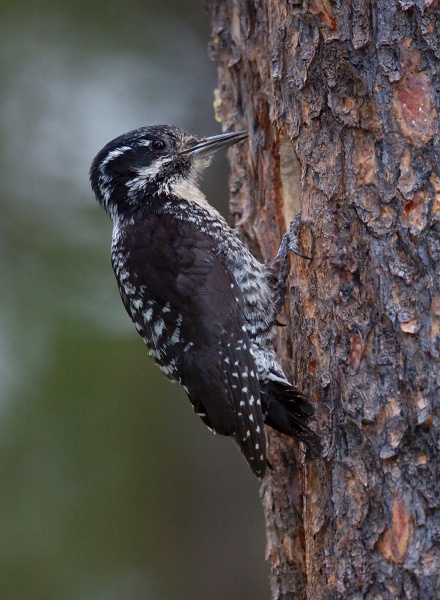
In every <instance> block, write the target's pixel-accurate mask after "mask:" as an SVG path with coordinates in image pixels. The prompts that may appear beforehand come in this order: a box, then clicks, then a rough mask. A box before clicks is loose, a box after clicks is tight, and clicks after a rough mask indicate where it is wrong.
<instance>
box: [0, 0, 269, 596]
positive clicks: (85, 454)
mask: <svg viewBox="0 0 440 600" xmlns="http://www.w3.org/2000/svg"><path fill="white" fill-rule="evenodd" d="M0 9H1V10H0V48H1V51H0V101H1V110H0V152H1V157H0V171H1V175H0V182H1V183H0V186H1V192H0V211H1V214H0V281H1V294H0V598H1V599H2V600H6V599H8V600H9V599H11V600H25V599H26V600H29V599H30V598H32V599H33V600H119V599H121V600H122V599H124V600H173V599H176V600H177V599H178V600H187V599H188V600H189V599H191V600H202V599H203V600H217V599H218V600H220V599H221V600H229V599H234V600H235V599H237V600H240V599H243V600H259V599H263V598H268V596H269V592H268V584H267V569H266V565H265V562H264V544H265V540H264V522H263V514H262V509H261V506H260V502H259V497H258V483H257V481H256V480H255V479H254V477H253V476H252V474H251V473H250V471H249V469H248V468H247V467H246V465H245V463H244V461H243V459H242V458H241V457H240V455H239V453H238V451H237V450H236V449H235V447H234V446H233V444H232V443H231V441H230V440H227V439H223V438H218V437H214V436H212V435H211V434H210V433H209V432H208V431H207V430H206V429H205V427H204V426H203V425H202V423H201V422H200V421H199V419H198V418H197V417H196V416H195V415H194V414H193V412H192V410H191V407H190V405H189V403H188V401H187V400H186V398H185V397H184V395H183V393H182V392H181V390H180V389H179V388H178V387H177V386H173V385H171V384H170V383H169V382H168V381H167V380H166V379H165V378H164V377H163V375H162V374H161V373H160V372H159V371H158V370H157V369H156V368H155V367H153V366H152V365H151V363H150V362H149V359H148V357H147V353H146V350H145V348H144V346H143V344H142V341H141V340H140V338H138V336H137V334H136V332H135V330H134V327H133V326H132V324H131V323H130V322H129V319H128V317H127V316H126V314H125V311H124V309H123V306H122V303H121V301H120V299H119V296H118V292H117V288H116V283H115V281H114V277H113V273H112V271H111V267H110V259H109V247H110V236H111V226H110V221H109V219H108V218H107V216H106V215H105V213H104V212H103V211H102V209H100V208H99V207H98V205H97V204H96V202H95V201H94V198H93V197H92V193H91V190H90V187H89V183H88V168H89V165H90V163H91V160H92V158H93V156H94V155H95V154H96V152H97V151H98V150H99V149H100V148H101V147H102V146H103V145H104V144H105V143H106V142H107V141H109V140H110V139H111V138H113V137H115V136H117V135H119V134H121V133H123V132H125V131H127V130H129V129H133V128H136V127H139V126H142V125H148V124H156V123H172V124H175V125H178V126H180V127H183V128H186V129H189V130H191V131H194V132H197V133H200V134H207V135H210V134H215V133H218V132H220V126H219V125H218V124H217V123H215V121H214V117H213V109H212V101H213V90H214V88H215V87H216V72H215V66H214V65H213V64H212V63H211V62H210V61H209V59H208V55H207V44H208V42H209V35H210V31H209V22H208V19H207V16H206V14H205V12H204V9H203V2H202V1H201V0H194V1H190V0H185V1H164V0H162V1H158V2H154V1H152V0H151V1H148V0H144V1H141V0H137V1H136V0H128V1H125V2H114V1H112V0H106V1H103V0H88V1H84V0H83V1H74V0H70V1H68V0H59V1H58V2H56V1H55V0H47V1H46V2H43V1H42V0H34V1H32V2H30V1H29V2H26V1H25V0H18V1H14V2H7V1H5V0H1V2H0ZM226 182H227V165H226V160H225V158H224V157H217V158H216V161H215V163H214V166H213V167H212V168H211V170H210V172H209V173H208V174H207V176H206V177H205V180H204V188H205V190H208V193H209V197H210V199H211V200H213V201H214V203H216V204H217V206H219V207H221V210H222V211H223V213H224V214H226V212H227V203H226V200H227V183H226Z"/></svg>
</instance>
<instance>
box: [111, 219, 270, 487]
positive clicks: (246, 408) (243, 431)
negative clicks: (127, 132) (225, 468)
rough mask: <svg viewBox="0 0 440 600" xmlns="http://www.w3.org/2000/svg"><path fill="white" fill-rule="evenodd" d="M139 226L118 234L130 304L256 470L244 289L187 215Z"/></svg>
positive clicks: (259, 433) (163, 361)
mask: <svg viewBox="0 0 440 600" xmlns="http://www.w3.org/2000/svg"><path fill="white" fill-rule="evenodd" d="M136 227H137V228H138V229H137V231H134V230H132V229H130V228H128V229H127V231H126V232H124V235H123V237H122V242H121V243H125V244H127V247H128V248H129V249H130V251H129V258H128V262H127V265H126V267H127V269H126V272H127V273H129V274H130V280H129V281H127V280H126V281H125V286H124V282H122V285H121V281H120V289H121V296H122V298H123V300H124V304H125V306H126V308H127V311H128V312H129V314H130V316H131V318H132V319H133V321H134V322H135V324H136V326H137V329H138V331H139V332H140V333H141V335H143V337H144V338H146V342H147V344H148V345H149V347H150V349H152V353H153V355H154V356H155V359H156V362H157V363H158V364H159V366H160V367H161V368H162V370H163V371H164V372H165V373H166V374H167V375H168V376H169V377H170V378H173V379H176V380H178V381H179V382H180V383H182V385H183V386H184V387H185V389H186V390H187V394H188V396H189V398H190V400H191V403H192V404H193V407H194V410H195V411H196V412H197V413H198V414H199V416H200V417H201V418H202V420H203V421H204V422H205V424H206V425H207V426H208V427H210V428H211V429H213V430H214V431H215V432H216V433H219V434H223V435H230V436H232V437H233V438H234V439H235V441H236V443H237V444H238V446H239V448H240V450H241V451H242V453H243V454H244V456H245V458H246V460H247V461H248V463H249V465H250V467H251V469H252V470H253V471H254V473H255V474H256V475H257V476H260V477H261V476H262V475H263V474H264V471H265V467H266V437H265V432H264V424H263V416H262V410H261V399H260V388H259V382H258V375H257V369H256V365H255V361H254V358H253V356H252V353H251V350H250V342H249V338H248V335H247V333H246V331H245V328H244V326H243V325H244V324H243V318H242V314H243V297H242V293H241V290H240V288H239V286H238V285H237V283H236V281H235V278H234V276H233V274H232V273H231V271H230V270H229V269H228V268H227V267H226V265H225V264H224V262H223V260H222V258H221V256H220V255H219V254H218V253H217V252H216V249H215V245H214V242H213V240H212V239H211V238H210V237H209V236H207V235H206V234H204V233H202V232H200V231H199V230H198V229H197V228H196V227H195V226H194V225H193V224H192V223H188V222H186V221H179V220H177V219H176V218H174V217H172V216H170V215H152V216H150V218H149V219H148V222H145V223H143V224H142V225H136ZM139 227H140V228H141V231H139ZM114 260H115V259H114ZM116 270H117V269H116V268H115V271H116ZM119 279H120V277H119ZM130 290H137V292H135V293H130ZM139 290H141V293H139Z"/></svg>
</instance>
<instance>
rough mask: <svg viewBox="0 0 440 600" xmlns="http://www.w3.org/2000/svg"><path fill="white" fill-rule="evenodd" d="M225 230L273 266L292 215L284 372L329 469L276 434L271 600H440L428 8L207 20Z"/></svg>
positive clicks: (437, 263) (433, 108)
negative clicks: (309, 414) (229, 140)
mask: <svg viewBox="0 0 440 600" xmlns="http://www.w3.org/2000/svg"><path fill="white" fill-rule="evenodd" d="M208 5H209V10H210V14H211V19H212V27H213V35H212V43H211V54H212V56H213V58H214V59H215V60H216V62H217V64H218V70H219V81H220V83H219V88H220V89H219V94H218V97H217V100H216V108H217V115H218V117H219V119H220V120H221V121H222V123H223V126H224V128H225V129H227V130H234V129H241V128H247V129H249V131H250V141H249V145H248V146H247V145H246V144H242V145H241V146H240V147H238V146H237V147H236V148H234V149H233V150H232V152H231V156H232V158H233V160H232V181H231V197H232V203H231V211H232V215H233V219H234V221H235V224H236V225H237V226H238V227H239V228H240V229H241V232H242V234H243V238H244V239H245V240H246V242H247V243H248V245H249V247H250V248H251V249H252V250H253V251H254V252H255V253H257V255H258V254H259V255H260V257H261V258H263V259H268V258H271V257H273V256H274V255H275V253H276V251H277V248H278V245H279V242H280V239H281V235H282V233H283V232H284V231H285V229H286V227H287V226H288V223H289V221H290V220H291V219H292V218H293V216H294V215H295V213H296V211H297V210H298V209H299V208H302V224H301V229H300V241H301V247H302V249H303V251H304V253H305V254H309V255H311V256H313V259H312V260H311V261H306V260H304V259H301V258H299V257H297V256H293V257H292V259H291V265H292V269H291V273H290V279H289V287H288V298H287V303H286V313H285V314H284V315H282V317H281V319H282V320H284V321H285V322H286V323H287V324H288V325H287V327H285V328H284V329H283V330H282V331H281V333H280V336H279V354H280V357H281V358H282V360H283V363H284V365H285V367H286V369H287V370H288V371H290V373H291V375H292V377H293V379H294V381H295V382H296V383H297V384H298V386H299V387H301V388H302V389H303V390H304V391H308V393H309V395H310V398H311V399H312V401H313V402H314V403H315V406H316V418H315V420H314V423H313V426H314V428H315V430H316V431H317V432H319V433H320V435H321V436H322V440H323V446H324V452H323V456H322V457H320V458H317V459H310V458H308V457H307V458H306V457H305V456H304V453H303V452H302V451H300V450H299V449H298V445H297V444H296V442H295V441H292V440H290V439H288V438H285V437H283V436H281V435H278V434H277V433H276V432H274V431H272V430H270V431H268V437H269V443H270V461H271V463H272V465H273V466H274V471H273V472H270V473H269V474H268V476H267V478H266V479H265V481H264V482H263V485H262V500H263V504H264V508H265V514H266V523H267V558H268V560H269V564H270V577H271V589H272V597H273V598H274V599H277V600H281V599H282V600H287V599H293V598H308V599H312V598H313V599H325V598H344V599H346V598H352V599H362V598H374V599H386V598H390V599H395V598H410V599H417V598H424V599H427V600H428V599H430V600H432V599H433V598H439V597H440V582H439V573H440V552H439V540H440V519H439V514H440V512H439V509H440V499H439V488H438V485H439V484H438V481H439V478H438V475H439V474H438V458H439V456H438V455H439V434H438V432H439V403H440V401H439V396H440V394H439V386H440V368H439V349H440V344H439V342H440V291H439V276H440V236H439V233H440V177H439V169H438V165H439V156H440V147H439V146H440V144H439V138H438V129H439V121H438V110H437V108H438V103H439V89H440V87H439V79H438V74H437V66H438V62H437V59H438V57H439V55H440V37H439V8H438V3H437V2H432V1H431V2H430V1H429V0H417V1H416V0H399V1H397V0H387V1H386V2H373V1H372V0H352V1H351V2H348V1H347V2H340V3H339V2H332V1H330V0H310V1H309V2H300V1H299V0H291V1H290V2H289V1H287V0H266V2H262V1H259V0H253V1H251V0H247V1H245V0H226V1H225V0H210V1H209V3H208Z"/></svg>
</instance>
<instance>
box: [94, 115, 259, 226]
mask: <svg viewBox="0 0 440 600" xmlns="http://www.w3.org/2000/svg"><path fill="white" fill-rule="evenodd" d="M246 137H247V132H246V131H237V132H234V133H224V134H221V135H215V136H212V137H203V138H198V137H197V136H194V135H191V134H189V133H187V132H185V131H182V130H180V129H177V127H173V126H169V125H156V126H153V127H142V128H140V129H135V130H134V131H130V132H128V133H125V134H124V135H121V136H120V137H117V138H115V139H114V140H112V141H111V142H109V143H108V144H107V145H106V146H104V148H103V149H102V150H101V151H100V152H99V153H98V154H97V156H96V157H95V159H94V160H93V163H92V166H91V169H90V181H91V184H92V188H93V191H94V192H95V195H96V198H97V200H98V202H99V203H100V204H101V205H102V206H103V207H104V208H105V210H106V211H107V212H108V213H109V214H110V216H111V217H112V218H113V219H116V218H117V217H118V216H119V215H121V214H123V213H125V212H126V211H128V210H130V209H132V208H136V207H138V206H139V205H142V203H145V202H146V201H147V200H148V201H153V202H154V198H155V197H159V196H160V197H166V198H169V199H172V198H173V196H174V197H177V198H179V199H181V200H182V199H183V200H190V197H189V196H190V195H191V194H194V191H195V190H197V191H198V188H197V179H198V176H199V175H200V174H201V173H202V172H203V170H204V169H205V168H206V167H207V166H208V165H209V163H210V162H211V158H212V155H213V154H214V153H215V152H217V151H218V150H220V149H222V148H227V147H228V146H231V145H232V144H235V143H236V142H240V141H241V140H244V139H245V138H246ZM199 193H200V192H199ZM185 195H188V198H185Z"/></svg>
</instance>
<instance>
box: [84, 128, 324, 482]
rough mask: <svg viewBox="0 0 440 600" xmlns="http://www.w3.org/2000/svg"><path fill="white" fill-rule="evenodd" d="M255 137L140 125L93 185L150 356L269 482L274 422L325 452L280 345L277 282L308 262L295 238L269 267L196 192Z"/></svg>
mask: <svg viewBox="0 0 440 600" xmlns="http://www.w3.org/2000/svg"><path fill="white" fill-rule="evenodd" d="M246 138H247V132H246V131H237V132H234V133H225V134H222V135H215V136H212V137H202V138H198V137H196V136H194V135H191V134H189V133H187V132H185V131H182V130H180V129H177V128H176V127H173V126H168V125H157V126H153V127H143V128H140V129H136V130H134V131H130V132H128V133H126V134H124V135H121V136H120V137H118V138H116V139H114V140H113V141H111V142H109V143H108V144H107V145H106V146H105V147H104V148H103V149H102V150H101V151H100V152H99V153H98V154H97V156H96V157H95V159H94V160H93V163H92V166H91V169H90V180H91V185H92V189H93V191H94V193H95V196H96V198H97V200H98V202H99V204H100V205H101V206H102V207H103V208H104V209H105V210H106V211H107V213H108V214H109V215H110V217H111V219H112V221H113V236H112V246H111V261H112V266H113V270H114V272H115V275H116V279H117V282H118V287H119V292H120V295H121V298H122V301H123V303H124V306H125V309H126V311H127V313H128V315H129V316H130V318H131V319H132V321H133V323H134V325H135V327H136V329H137V331H138V333H139V334H140V335H141V337H142V338H143V340H144V342H145V344H146V345H147V347H148V351H149V354H150V355H151V356H152V357H153V359H154V361H155V363H156V364H157V365H158V366H159V368H160V369H161V370H162V371H163V372H164V373H165V375H167V377H168V378H169V379H170V380H172V381H174V382H179V383H180V384H181V385H182V386H183V388H184V390H185V392H186V393H187V395H188V397H189V399H190V401H191V403H192V406H193V408H194V411H195V412H196V413H197V414H198V416H199V417H200V418H201V420H202V421H203V422H204V423H205V425H207V426H208V428H210V429H211V430H212V431H213V432H215V433H218V434H222V435H226V436H231V437H232V438H233V440H234V441H235V442H236V444H237V445H238V447H239V449H240V450H241V452H242V454H243V455H244V457H245V459H246V460H247V462H248V464H249V466H250V468H251V469H252V471H253V472H254V473H255V475H256V476H257V477H259V478H262V477H263V476H264V474H265V471H266V468H267V466H268V460H267V447H266V434H265V428H264V426H265V424H266V425H269V426H270V427H273V428H274V429H276V430H277V431H280V432H281V433H284V434H287V435H289V436H295V437H297V438H298V439H299V440H301V441H303V442H304V443H305V444H306V446H308V447H309V448H310V449H311V450H312V451H313V452H314V453H315V454H317V453H319V448H320V442H319V438H318V436H317V435H316V434H315V433H314V432H313V431H312V430H311V429H310V428H309V427H308V425H307V421H308V419H309V418H310V416H311V415H312V414H313V408H312V406H311V404H310V403H309V401H308V400H307V398H306V397H305V396H304V395H303V394H302V393H301V392H300V391H299V390H298V389H297V388H296V387H295V386H294V385H292V383H291V382H290V381H289V379H288V378H287V377H286V375H285V374H284V372H283V369H282V368H281V366H280V364H279V363H278V360H277V357H276V354H275V351H274V347H273V338H274V334H275V328H276V324H277V321H276V317H277V312H278V311H279V308H280V304H282V302H283V299H284V290H285V282H284V281H279V277H281V278H282V279H283V278H285V275H286V272H287V268H286V264H287V260H288V259H287V255H288V253H289V252H290V251H293V252H296V253H298V254H299V253H300V252H299V250H298V247H297V245H296V238H295V235H294V232H293V233H292V232H288V233H287V234H286V236H285V237H284V239H283V241H282V244H281V247H280V251H279V253H278V255H277V257H276V258H275V259H274V260H272V261H271V262H270V263H268V264H262V263H260V262H259V261H258V260H256V259H255V258H254V256H253V255H252V254H251V253H250V252H249V251H248V249H247V248H246V247H245V246H244V245H243V243H242V242H241V241H240V239H239V237H238V235H237V232H236V231H235V230H234V229H232V228H231V227H229V226H228V224H227V223H226V221H225V219H224V218H223V217H222V216H221V215H220V214H219V213H218V212H217V210H215V209H214V208H213V207H212V206H211V205H210V204H209V203H208V201H207V199H206V197H205V195H204V194H203V193H202V192H201V190H200V188H199V186H198V179H199V176H200V175H201V173H202V172H203V171H204V169H205V168H206V167H207V166H208V165H209V164H210V162H211V159H212V156H213V154H214V153H215V152H217V151H218V150H220V149H222V148H227V147H228V146H231V145H232V144H235V143H237V142H241V141H243V140H245V139H246ZM297 225H298V223H296V227H297Z"/></svg>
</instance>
